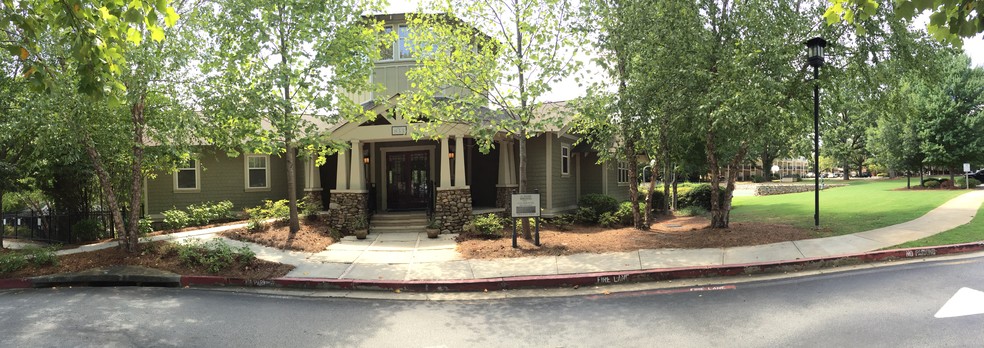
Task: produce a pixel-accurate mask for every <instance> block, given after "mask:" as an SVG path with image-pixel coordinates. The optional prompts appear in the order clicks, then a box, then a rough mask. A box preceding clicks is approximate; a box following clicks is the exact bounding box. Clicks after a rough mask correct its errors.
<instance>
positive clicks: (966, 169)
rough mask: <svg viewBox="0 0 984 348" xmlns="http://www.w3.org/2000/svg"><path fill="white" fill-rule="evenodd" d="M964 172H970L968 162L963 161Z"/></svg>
mask: <svg viewBox="0 0 984 348" xmlns="http://www.w3.org/2000/svg"><path fill="white" fill-rule="evenodd" d="M964 173H970V163H964Z"/></svg>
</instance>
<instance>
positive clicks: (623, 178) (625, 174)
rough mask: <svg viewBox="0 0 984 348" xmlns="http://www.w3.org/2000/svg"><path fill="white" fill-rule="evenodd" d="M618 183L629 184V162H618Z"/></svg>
mask: <svg viewBox="0 0 984 348" xmlns="http://www.w3.org/2000/svg"><path fill="white" fill-rule="evenodd" d="M618 183H619V184H627V183H629V162H626V161H618Z"/></svg>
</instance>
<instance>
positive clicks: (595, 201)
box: [577, 193, 618, 215]
mask: <svg viewBox="0 0 984 348" xmlns="http://www.w3.org/2000/svg"><path fill="white" fill-rule="evenodd" d="M577 206H578V207H587V208H591V209H594V211H595V213H597V214H599V215H600V214H602V213H606V212H607V213H613V212H615V211H616V210H618V200H617V199H615V197H612V196H606V195H602V194H597V193H592V194H587V195H584V197H581V200H579V201H578V202H577Z"/></svg>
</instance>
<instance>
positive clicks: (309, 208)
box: [297, 196, 324, 217]
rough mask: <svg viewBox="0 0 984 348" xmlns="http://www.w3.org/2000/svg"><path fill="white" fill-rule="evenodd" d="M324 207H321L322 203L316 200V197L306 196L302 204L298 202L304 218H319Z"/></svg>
mask: <svg viewBox="0 0 984 348" xmlns="http://www.w3.org/2000/svg"><path fill="white" fill-rule="evenodd" d="M323 208H324V207H322V205H321V201H320V200H318V199H315V198H314V196H305V197H304V199H302V200H301V201H300V202H298V206H297V209H300V211H301V215H304V216H308V217H311V216H318V212H320V211H321V210H322V209H323Z"/></svg>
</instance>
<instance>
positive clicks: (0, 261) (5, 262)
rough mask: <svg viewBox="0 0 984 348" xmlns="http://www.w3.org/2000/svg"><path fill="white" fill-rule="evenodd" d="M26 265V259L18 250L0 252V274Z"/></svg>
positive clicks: (11, 271)
mask: <svg viewBox="0 0 984 348" xmlns="http://www.w3.org/2000/svg"><path fill="white" fill-rule="evenodd" d="M24 266H27V259H26V258H24V255H23V254H21V253H19V252H9V253H0V274H5V273H13V272H17V271H18V270H20V269H21V268H24Z"/></svg>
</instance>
